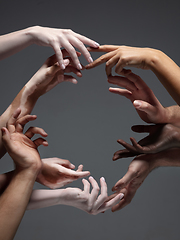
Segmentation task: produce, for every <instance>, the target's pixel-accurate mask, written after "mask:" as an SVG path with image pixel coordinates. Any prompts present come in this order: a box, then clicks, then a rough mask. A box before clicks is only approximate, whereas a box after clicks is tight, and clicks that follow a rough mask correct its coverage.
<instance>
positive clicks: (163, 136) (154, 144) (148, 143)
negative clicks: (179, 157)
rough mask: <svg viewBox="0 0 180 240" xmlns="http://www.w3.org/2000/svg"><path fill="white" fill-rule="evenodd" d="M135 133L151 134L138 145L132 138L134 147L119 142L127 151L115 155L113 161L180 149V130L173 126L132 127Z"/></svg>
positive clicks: (121, 141) (120, 140)
mask: <svg viewBox="0 0 180 240" xmlns="http://www.w3.org/2000/svg"><path fill="white" fill-rule="evenodd" d="M132 130H133V131H134V132H138V133H145V132H147V133H149V135H148V136H147V137H145V138H143V139H141V140H140V141H139V142H138V143H137V142H136V140H135V139H134V138H130V140H131V142H132V145H130V144H128V143H126V142H125V141H123V140H122V139H119V140H118V143H119V144H121V145H122V146H123V147H125V148H126V149H124V150H120V151H117V152H115V153H114V156H113V160H117V159H119V158H122V157H132V156H135V155H139V154H141V153H157V152H160V151H163V150H166V149H169V148H175V147H178V148H179V147H180V128H179V127H176V126H174V125H172V124H157V125H146V126H143V125H136V126H133V127H132Z"/></svg>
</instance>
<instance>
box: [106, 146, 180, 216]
mask: <svg viewBox="0 0 180 240" xmlns="http://www.w3.org/2000/svg"><path fill="white" fill-rule="evenodd" d="M179 154H180V149H179V148H178V149H176V148H174V149H169V150H166V151H162V152H159V153H155V154H147V155H144V154H143V155H139V156H137V157H135V159H134V160H133V161H132V162H131V163H130V165H129V168H128V171H127V173H126V174H125V175H124V177H123V178H121V179H120V180H119V181H118V182H117V183H116V184H115V185H114V187H113V189H112V190H113V191H116V193H115V194H113V195H112V196H110V198H109V200H110V199H112V198H113V197H115V196H116V195H117V194H119V191H120V192H121V193H123V194H124V198H123V199H122V201H121V202H120V203H118V204H116V206H114V207H113V208H112V211H113V212H114V211H117V210H120V209H122V208H123V207H125V206H126V205H128V204H129V203H130V202H131V201H132V199H133V197H134V195H135V194H136V191H137V189H138V188H139V187H140V186H141V184H142V183H143V181H144V180H145V179H146V177H147V176H148V174H149V173H150V172H151V171H152V170H153V169H155V168H157V167H163V166H173V167H180V159H179Z"/></svg>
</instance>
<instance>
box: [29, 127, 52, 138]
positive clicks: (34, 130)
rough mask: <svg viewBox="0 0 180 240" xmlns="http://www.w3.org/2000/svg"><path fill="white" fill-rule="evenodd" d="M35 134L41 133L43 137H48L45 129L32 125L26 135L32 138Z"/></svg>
mask: <svg viewBox="0 0 180 240" xmlns="http://www.w3.org/2000/svg"><path fill="white" fill-rule="evenodd" d="M34 134H40V135H41V136H42V137H47V135H48V134H47V133H46V132H45V131H44V129H42V128H39V127H30V128H29V129H28V130H27V131H26V132H25V135H26V137H28V138H30V139H31V138H32V137H33V136H34Z"/></svg>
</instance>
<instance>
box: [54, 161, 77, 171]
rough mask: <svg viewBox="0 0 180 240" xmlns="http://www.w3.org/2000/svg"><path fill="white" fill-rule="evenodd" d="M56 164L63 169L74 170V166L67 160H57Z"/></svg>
mask: <svg viewBox="0 0 180 240" xmlns="http://www.w3.org/2000/svg"><path fill="white" fill-rule="evenodd" d="M57 163H59V165H62V166H63V167H66V168H69V169H74V168H75V165H74V164H72V163H71V162H70V161H69V160H66V159H59V158H58V159H57Z"/></svg>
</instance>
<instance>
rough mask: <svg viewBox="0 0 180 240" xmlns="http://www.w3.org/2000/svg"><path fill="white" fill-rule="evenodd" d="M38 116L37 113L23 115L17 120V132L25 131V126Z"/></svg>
mask: <svg viewBox="0 0 180 240" xmlns="http://www.w3.org/2000/svg"><path fill="white" fill-rule="evenodd" d="M36 118H37V116H36V115H26V116H24V117H21V118H19V119H18V120H17V122H16V132H20V133H21V132H23V130H24V126H25V125H26V124H27V123H28V122H30V121H34V120H35V119H36Z"/></svg>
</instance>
